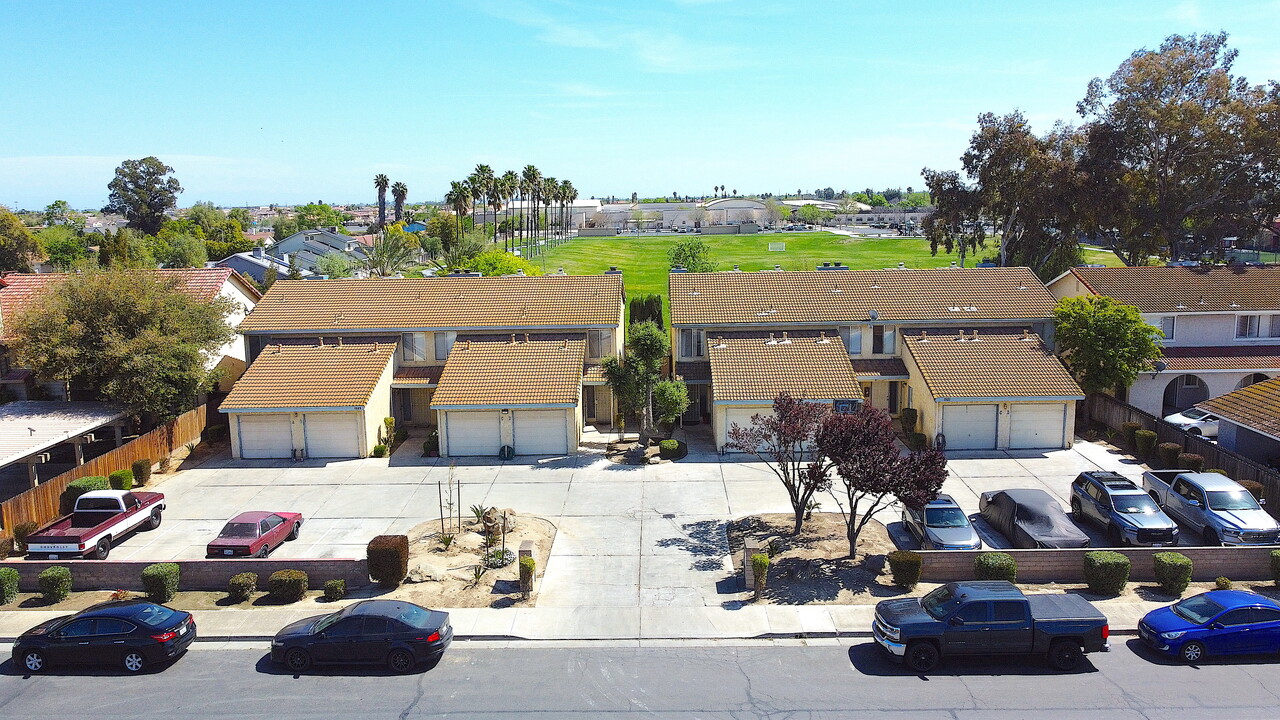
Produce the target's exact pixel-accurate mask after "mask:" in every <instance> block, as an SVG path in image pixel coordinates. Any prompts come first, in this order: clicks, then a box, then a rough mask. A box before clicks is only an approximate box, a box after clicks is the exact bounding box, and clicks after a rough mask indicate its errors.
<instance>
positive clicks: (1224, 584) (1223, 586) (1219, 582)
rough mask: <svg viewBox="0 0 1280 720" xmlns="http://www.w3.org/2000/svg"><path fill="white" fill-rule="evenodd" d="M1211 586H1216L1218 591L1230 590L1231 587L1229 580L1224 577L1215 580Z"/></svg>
mask: <svg viewBox="0 0 1280 720" xmlns="http://www.w3.org/2000/svg"><path fill="white" fill-rule="evenodd" d="M1213 584H1214V585H1216V586H1217V587H1218V589H1219V590H1230V589H1231V587H1232V582H1231V579H1230V578H1225V577H1219V578H1217V579H1216V580H1214V581H1213Z"/></svg>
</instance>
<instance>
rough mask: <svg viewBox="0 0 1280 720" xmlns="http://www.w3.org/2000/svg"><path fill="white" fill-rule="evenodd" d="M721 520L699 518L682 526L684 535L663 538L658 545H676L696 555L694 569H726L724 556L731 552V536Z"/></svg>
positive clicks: (707, 570)
mask: <svg viewBox="0 0 1280 720" xmlns="http://www.w3.org/2000/svg"><path fill="white" fill-rule="evenodd" d="M725 527H726V526H725V523H724V522H723V521H721V520H699V521H697V522H691V523H685V524H683V525H681V526H680V530H681V531H683V532H684V537H672V538H662V539H661V540H658V541H657V543H656V544H657V546H658V547H664V548H668V547H674V548H679V549H681V550H684V551H685V552H688V553H689V554H690V555H692V556H693V557H694V561H693V564H692V565H690V567H691V568H692V569H693V570H700V571H703V572H714V571H717V570H723V569H724V558H725V556H726V555H728V554H729V537H728V535H727V534H726V533H725Z"/></svg>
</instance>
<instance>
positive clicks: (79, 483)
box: [60, 475, 111, 513]
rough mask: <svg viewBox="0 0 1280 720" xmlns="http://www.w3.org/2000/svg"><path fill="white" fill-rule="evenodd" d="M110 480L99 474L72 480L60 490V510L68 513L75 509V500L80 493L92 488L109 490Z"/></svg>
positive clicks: (89, 490)
mask: <svg viewBox="0 0 1280 720" xmlns="http://www.w3.org/2000/svg"><path fill="white" fill-rule="evenodd" d="M110 489H111V481H110V480H107V479H106V478H105V477H103V476H101V475H90V476H89V477H82V478H79V479H76V480H72V481H71V482H70V483H69V484H68V485H67V487H66V489H65V490H63V491H62V495H61V499H60V502H61V503H62V512H63V513H69V512H71V511H72V510H74V509H75V506H76V500H78V499H79V498H80V496H81V495H83V494H85V493H87V492H91V491H93V490H110Z"/></svg>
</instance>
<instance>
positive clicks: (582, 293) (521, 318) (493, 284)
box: [240, 275, 622, 332]
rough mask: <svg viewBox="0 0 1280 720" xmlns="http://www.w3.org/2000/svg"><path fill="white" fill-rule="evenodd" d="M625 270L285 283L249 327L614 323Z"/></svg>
mask: <svg viewBox="0 0 1280 720" xmlns="http://www.w3.org/2000/svg"><path fill="white" fill-rule="evenodd" d="M621 312H622V277H621V276H620V275H543V276H540V277H488V278H422V279H411V278H406V279H366V280H281V281H279V282H277V283H276V284H274V285H272V286H271V290H270V291H268V292H267V294H266V296H265V297H263V298H262V301H261V302H259V303H258V305H257V307H255V308H254V309H253V312H252V313H250V314H249V316H248V317H247V318H245V320H244V322H243V323H241V325H240V329H241V330H242V331H244V332H272V331H277V332H289V331H311V332H315V331H317V330H325V331H331V330H410V329H431V328H539V327H545V328H552V327H584V326H616V325H617V324H618V321H619V318H620V315H621Z"/></svg>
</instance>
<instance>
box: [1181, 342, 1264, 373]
mask: <svg viewBox="0 0 1280 720" xmlns="http://www.w3.org/2000/svg"><path fill="white" fill-rule="evenodd" d="M1164 363H1165V371H1166V372H1168V371H1170V370H1280V345H1252V346H1246V347H1171V348H1165V349H1164Z"/></svg>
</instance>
